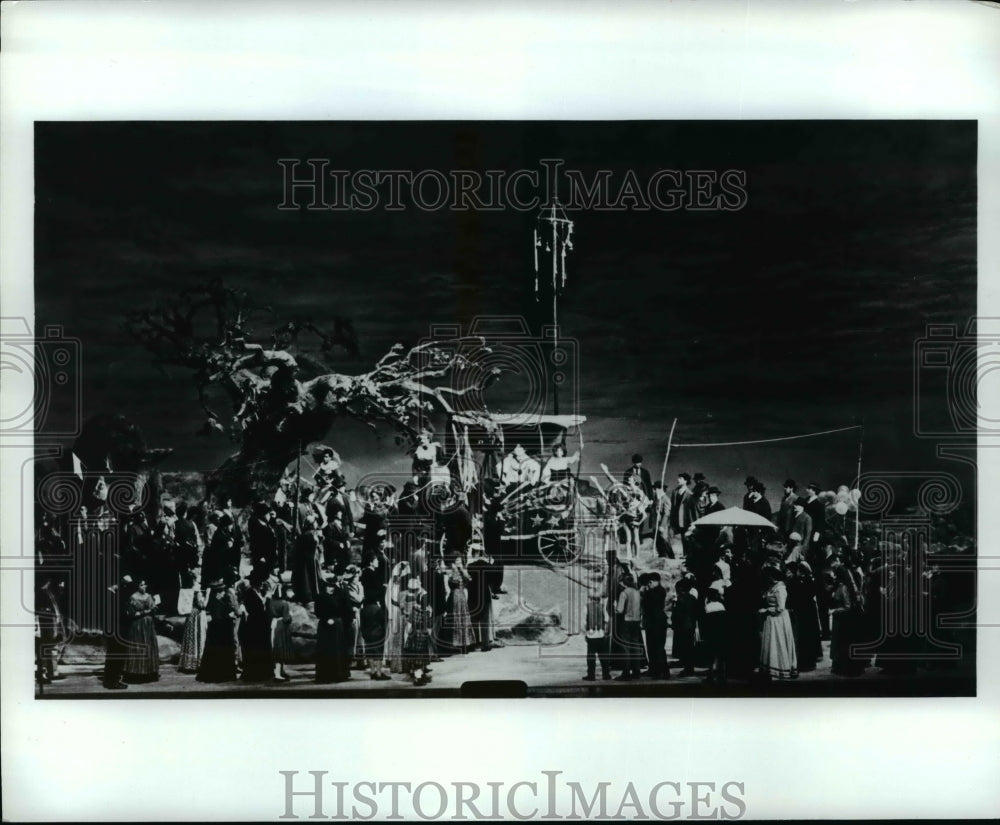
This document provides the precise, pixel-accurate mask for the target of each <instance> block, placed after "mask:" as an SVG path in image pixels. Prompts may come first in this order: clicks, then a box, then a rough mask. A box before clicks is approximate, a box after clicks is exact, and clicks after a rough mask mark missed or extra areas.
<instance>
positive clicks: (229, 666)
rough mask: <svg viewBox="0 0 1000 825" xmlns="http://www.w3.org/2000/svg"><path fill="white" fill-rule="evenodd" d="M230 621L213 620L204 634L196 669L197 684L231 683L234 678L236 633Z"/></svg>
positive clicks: (222, 619)
mask: <svg viewBox="0 0 1000 825" xmlns="http://www.w3.org/2000/svg"><path fill="white" fill-rule="evenodd" d="M234 624H235V623H234V622H233V620H232V619H224V618H220V619H213V620H212V621H210V622H209V623H208V631H207V632H206V634H205V650H204V652H203V653H202V656H201V665H199V667H198V676H197V677H196V678H197V679H198V681H199V682H231V681H233V680H234V679H235V678H236V633H235V631H234V630H233V625H234Z"/></svg>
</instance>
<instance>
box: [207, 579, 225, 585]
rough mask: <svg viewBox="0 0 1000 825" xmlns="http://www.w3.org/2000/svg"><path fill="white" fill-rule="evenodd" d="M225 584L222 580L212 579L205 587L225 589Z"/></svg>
mask: <svg viewBox="0 0 1000 825" xmlns="http://www.w3.org/2000/svg"><path fill="white" fill-rule="evenodd" d="M224 586H225V584H224V582H223V581H222V579H212V581H210V582H209V583H208V584H206V585H205V587H224Z"/></svg>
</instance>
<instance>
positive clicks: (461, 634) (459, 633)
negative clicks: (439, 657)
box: [445, 587, 476, 653]
mask: <svg viewBox="0 0 1000 825" xmlns="http://www.w3.org/2000/svg"><path fill="white" fill-rule="evenodd" d="M445 636H446V637H447V638H448V641H449V643H450V645H451V649H452V650H453V651H456V652H460V653H465V652H466V650H468V649H469V648H470V647H472V646H473V645H474V644H475V643H476V634H475V633H473V632H472V617H471V616H470V615H469V597H468V594H467V593H466V591H465V588H463V587H459V588H457V589H455V590H452V591H451V595H450V596H449V597H448V623H447V629H446V633H445Z"/></svg>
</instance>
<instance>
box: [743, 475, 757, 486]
mask: <svg viewBox="0 0 1000 825" xmlns="http://www.w3.org/2000/svg"><path fill="white" fill-rule="evenodd" d="M756 483H757V479H756V478H754V477H753V476H747V480H746V481H744V482H743V486H744V487H752V486H753V485H754V484H756Z"/></svg>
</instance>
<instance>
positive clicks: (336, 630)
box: [316, 619, 351, 684]
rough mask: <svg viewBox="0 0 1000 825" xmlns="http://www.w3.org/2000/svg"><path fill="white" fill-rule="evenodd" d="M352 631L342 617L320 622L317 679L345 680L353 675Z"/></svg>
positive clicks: (324, 682)
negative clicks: (347, 628) (345, 625)
mask: <svg viewBox="0 0 1000 825" xmlns="http://www.w3.org/2000/svg"><path fill="white" fill-rule="evenodd" d="M350 642H351V639H350V631H349V630H346V629H345V627H344V621H343V620H342V619H333V623H332V624H327V623H326V621H322V622H320V625H319V627H318V628H317V629H316V681H317V682H320V683H321V684H327V683H329V682H343V681H346V680H347V679H349V678H350V676H351V654H350Z"/></svg>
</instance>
